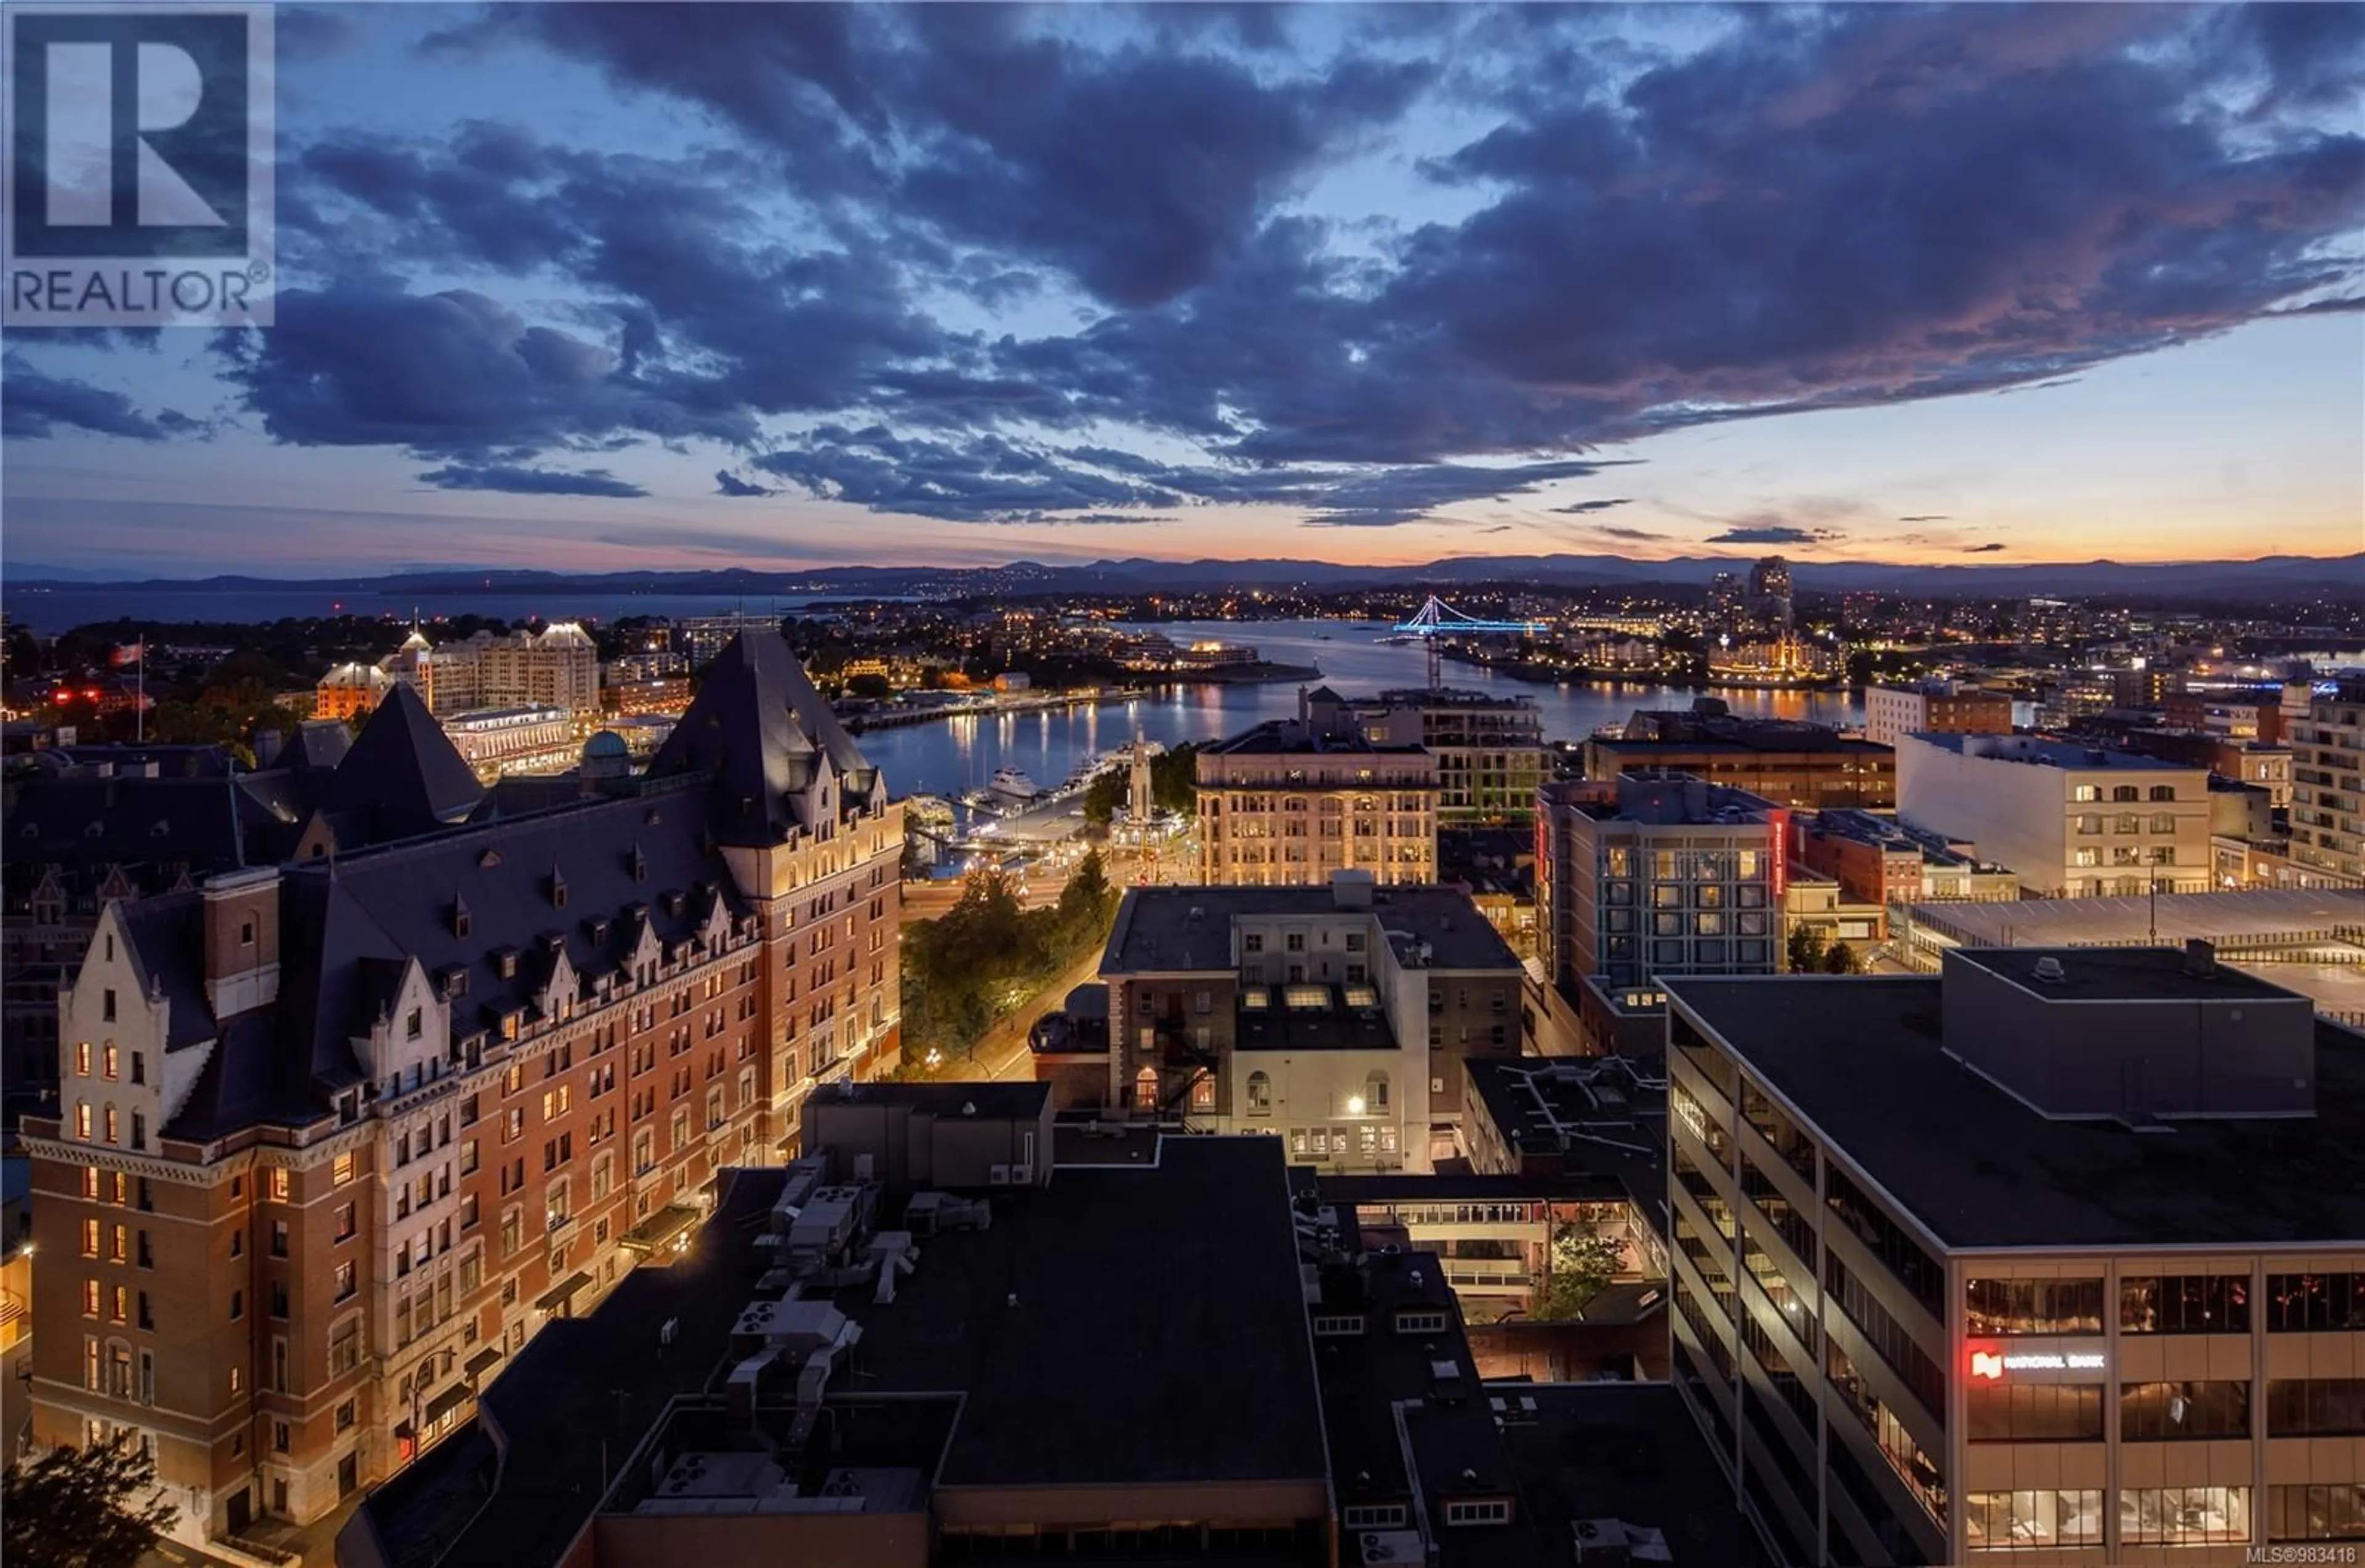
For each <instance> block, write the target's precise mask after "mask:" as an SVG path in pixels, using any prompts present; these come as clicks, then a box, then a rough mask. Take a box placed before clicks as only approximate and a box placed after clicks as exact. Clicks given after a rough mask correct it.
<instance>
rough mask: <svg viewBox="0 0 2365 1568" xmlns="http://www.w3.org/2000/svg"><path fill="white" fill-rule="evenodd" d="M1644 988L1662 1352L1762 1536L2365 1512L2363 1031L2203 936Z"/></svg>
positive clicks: (2262, 1538)
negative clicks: (1656, 1162) (1912, 969)
mask: <svg viewBox="0 0 2365 1568" xmlns="http://www.w3.org/2000/svg"><path fill="white" fill-rule="evenodd" d="M1667 990H1668V994H1669V1013H1668V1031H1669V1034H1668V1040H1669V1044H1668V1051H1667V1056H1668V1071H1669V1078H1670V1083H1669V1091H1668V1092H1669V1097H1670V1108H1671V1111H1672V1113H1673V1114H1671V1115H1670V1116H1669V1118H1668V1123H1667V1126H1668V1148H1669V1159H1668V1163H1669V1181H1668V1184H1667V1199H1668V1203H1669V1205H1670V1207H1671V1210H1672V1213H1673V1216H1674V1230H1675V1236H1674V1246H1673V1248H1672V1249H1671V1254H1672V1255H1671V1264H1672V1268H1673V1272H1674V1295H1675V1305H1676V1311H1675V1315H1674V1338H1675V1352H1674V1361H1675V1374H1676V1383H1677V1386H1678V1387H1679V1388H1680V1389H1681V1390H1682V1391H1683V1393H1684V1394H1685V1396H1686V1398H1687V1400H1688V1401H1689V1403H1690V1405H1691V1406H1692V1409H1693V1411H1694V1413H1695V1415H1696V1417H1697V1418H1698V1421H1699V1423H1700V1426H1701V1429H1702V1430H1703V1431H1704V1432H1706V1433H1707V1434H1708V1436H1709V1440H1710V1442H1711V1444H1712V1445H1713V1446H1714V1447H1715V1448H1716V1449H1717V1450H1718V1452H1719V1454H1720V1455H1721V1459H1722V1462H1723V1464H1724V1466H1725V1469H1726V1471H1727V1473H1728V1474H1729V1476H1730V1477H1731V1478H1732V1484H1733V1485H1734V1487H1735V1491H1736V1494H1737V1495H1738V1497H1739V1498H1740V1500H1741V1501H1742V1504H1743V1506H1744V1508H1745V1509H1746V1510H1747V1511H1748V1512H1749V1513H1750V1514H1751V1515H1752V1516H1753V1517H1754V1518H1756V1519H1757V1521H1758V1522H1759V1523H1761V1524H1762V1525H1763V1526H1765V1528H1766V1529H1767V1530H1768V1532H1769V1533H1770V1535H1771V1536H1772V1537H1773V1539H1774V1540H1776V1541H1777V1544H1779V1545H1780V1547H1781V1549H1782V1555H1783V1556H1784V1557H1785V1558H1786V1559H1787V1560H1788V1561H1789V1562H1794V1563H1816V1562H1820V1563H1834V1564H1837V1563H1849V1564H1854V1563H1940V1562H1945V1563H1960V1562H1984V1561H1990V1560H1991V1559H1990V1554H1991V1553H1992V1554H2005V1553H2009V1554H2012V1555H2010V1556H2003V1555H1997V1556H1995V1557H1994V1558H1993V1559H1992V1560H1994V1561H2010V1562H2045V1563H2055V1564H2072V1563H2193V1564H2201V1565H2204V1568H2220V1565H2224V1568H2231V1565H2232V1564H2236V1563H2241V1562H2265V1561H2291V1562H2303V1561H2333V1562H2337V1561H2341V1560H2343V1559H2342V1558H2341V1557H2340V1556H2338V1555H2337V1553H2340V1552H2343V1551H2348V1548H2346V1547H2338V1546H2334V1547H2329V1548H2327V1547H2326V1546H2325V1545H2324V1544H2323V1543H2326V1542H2338V1541H2351V1542H2353V1541H2356V1540H2359V1539H2361V1538H2365V1467H2360V1464H2359V1440H2360V1439H2359V1436H2358V1434H2359V1432H2360V1431H2365V1384H2360V1383H2359V1379H2358V1376H2357V1372H2358V1357H2359V1351H2360V1350H2365V1250H2360V1246H2365V1244H2360V1241H2359V1238H2365V1038H2360V1037H2359V1036H2356V1035H2354V1034H2352V1033H2350V1032H2348V1031H2347V1030H2343V1029H2340V1028H2338V1027H2337V1026H2335V1025H2329V1024H2323V1025H2319V1024H2318V1023H2317V1021H2316V1020H2315V1017H2314V1015H2313V1009H2312V1007H2311V1004H2310V1003H2309V1002H2308V1001H2307V999H2305V998H2304V997H2302V996H2299V995H2297V994H2295V993H2292V992H2290V991H2283V990H2281V988H2279V987H2276V986H2273V985H2270V984H2268V983H2267V982H2265V981H2263V980H2258V979H2255V978H2253V977H2251V976H2249V975H2247V974H2243V973H2239V972H2237V971H2235V970H2232V969H2226V968H2225V967H2223V966H2220V965H2218V964H2216V963H2215V962H2214V959H2213V958H2211V956H2210V955H2209V954H2208V952H2207V951H2206V950H2205V948H2203V949H2202V950H2200V951H2197V952H2194V953H2190V954H2187V953H2180V952H2178V951H2175V950H2172V949H2160V948H2090V947H2075V948H2055V949H2042V948H2012V949H1985V950H1973V949H1961V950H1956V951H1951V952H1949V953H1947V954H1946V955H1945V969H1944V972H1943V974H1942V975H1940V976H1939V977H1936V978H1931V979H1922V978H1896V979H1889V978H1872V979H1846V980H1839V979H1810V978H1803V977H1801V978H1788V977H1786V978H1775V979H1764V980H1740V979H1695V978H1679V979H1676V980H1671V981H1670V982H1669V983H1668V987H1667ZM2270 1552H2271V1553H2272V1555H2270ZM2327 1552H2329V1553H2333V1554H2334V1555H2326V1553H2327ZM2311 1553H2313V1554H2314V1555H2311Z"/></svg>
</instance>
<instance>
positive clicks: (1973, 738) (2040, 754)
mask: <svg viewBox="0 0 2365 1568" xmlns="http://www.w3.org/2000/svg"><path fill="white" fill-rule="evenodd" d="M1911 739H1913V740H1917V741H1920V742H1921V743H1922V744H1923V745H1932V746H1936V747H1937V748H1938V749H1939V750H1941V751H1951V752H1953V753H1955V754H1956V755H1957V756H1975V757H1984V758H1986V759H1988V760H1989V761H1990V762H2018V763H2023V764H2026V765H2028V766H2030V767H2068V768H2077V769H2079V770H2081V771H2085V770H2091V769H2094V768H2108V769H2110V770H2111V771H2112V772H2114V773H2191V772H2195V771H2197V770H2198V768H2199V767H2200V765H2199V764H2198V763H2191V762H2170V761H2169V760H2168V759H2167V758H2166V757H2160V756H2138V755H2137V754H2135V753H2134V752H2131V751H2111V750H2108V749H2104V748H2101V747H2096V746H2084V745H2079V744H2078V743H2077V742H2075V741H2057V740H2049V739H2047V738H2046V737H2045V736H2042V735H1977V734H1970V735H1965V734H1929V733H1927V732H1922V731H1917V732H1915V733H1914V734H1913V735H1912V736H1911Z"/></svg>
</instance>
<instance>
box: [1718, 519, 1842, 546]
mask: <svg viewBox="0 0 2365 1568" xmlns="http://www.w3.org/2000/svg"><path fill="white" fill-rule="evenodd" d="M1831 537H1832V534H1831V532H1830V531H1829V530H1827V529H1821V528H1794V527H1792V526H1790V525H1789V524H1788V523H1762V524H1752V525H1749V526H1746V527H1740V528H1728V529H1726V530H1725V531H1724V532H1722V533H1718V534H1712V535H1710V536H1709V540H1708V543H1710V544H1821V543H1823V542H1824V541H1825V540H1827V539H1830V538H1831Z"/></svg>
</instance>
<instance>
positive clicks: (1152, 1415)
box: [834, 1136, 1326, 1486]
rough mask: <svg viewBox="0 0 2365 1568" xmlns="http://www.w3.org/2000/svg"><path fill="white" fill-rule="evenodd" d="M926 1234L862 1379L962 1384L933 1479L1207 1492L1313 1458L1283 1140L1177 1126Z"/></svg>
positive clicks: (1318, 1464) (1317, 1449) (859, 1301)
mask: <svg viewBox="0 0 2365 1568" xmlns="http://www.w3.org/2000/svg"><path fill="white" fill-rule="evenodd" d="M993 1205H994V1208H993V1224H992V1226H991V1227H990V1228H989V1229H986V1230H982V1231H957V1232H949V1233H945V1234H940V1235H937V1236H936V1237H934V1238H931V1239H929V1240H928V1241H927V1242H926V1243H925V1246H924V1247H923V1248H922V1249H921V1250H922V1256H921V1259H920V1262H919V1267H918V1268H917V1269H916V1270H915V1271H913V1274H912V1275H911V1276H910V1278H908V1279H907V1280H905V1281H904V1282H903V1284H902V1288H901V1289H900V1290H899V1291H898V1293H897V1294H896V1298H895V1301H894V1303H893V1304H892V1305H889V1306H884V1307H880V1306H875V1305H871V1301H870V1287H869V1286H868V1285H864V1286H862V1287H860V1288H858V1289H857V1290H854V1291H851V1292H848V1293H845V1294H840V1295H838V1296H837V1297H835V1298H834V1299H835V1303H836V1305H837V1306H838V1309H839V1310H840V1311H842V1312H844V1313H845V1314H846V1316H848V1317H852V1318H855V1319H856V1320H857V1321H859V1322H860V1323H861V1325H862V1330H863V1338H862V1342H861V1344H860V1346H859V1347H858V1349H857V1352H856V1359H855V1366H856V1369H857V1376H856V1377H855V1378H854V1379H852V1380H851V1382H852V1383H853V1385H854V1386H856V1387H857V1388H858V1389H859V1391H860V1392H861V1394H864V1395H866V1396H867V1395H873V1394H892V1393H899V1392H901V1393H929V1392H936V1393H941V1392H945V1391H948V1390H949V1391H958V1392H959V1393H961V1394H964V1395H965V1398H964V1400H963V1403H962V1406H961V1413H960V1416H959V1417H958V1420H957V1421H956V1422H955V1424H954V1428H953V1432H952V1437H951V1439H950V1440H949V1442H947V1445H946V1447H945V1450H944V1460H943V1464H942V1467H941V1468H940V1469H939V1470H938V1471H937V1473H936V1484H937V1485H939V1486H1037V1485H1040V1486H1065V1485H1122V1484H1139V1483H1179V1482H1201V1483H1205V1484H1211V1485H1223V1484H1231V1483H1247V1482H1253V1481H1269V1480H1306V1479H1319V1478H1320V1477H1322V1476H1323V1475H1324V1474H1325V1473H1326V1471H1325V1462H1324V1455H1323V1446H1322V1427H1321V1421H1320V1417H1319V1413H1318V1411H1317V1402H1316V1393H1315V1382H1314V1366H1313V1350H1312V1345H1311V1342H1310V1339H1309V1337H1308V1335H1307V1333H1306V1327H1305V1314H1306V1306H1305V1298H1304V1293H1303V1286H1302V1284H1301V1282H1300V1278H1299V1274H1298V1254H1297V1238H1296V1231H1295V1226H1294V1224H1293V1222H1292V1220H1291V1217H1290V1205H1289V1190H1288V1175H1287V1161H1286V1157H1285V1152H1284V1150H1283V1147H1282V1142H1281V1140H1280V1139H1278V1138H1270V1137H1204V1136H1203V1137H1168V1138H1165V1139H1162V1140H1161V1141H1160V1146H1159V1151H1158V1157H1157V1159H1156V1160H1155V1161H1154V1162H1152V1163H1149V1164H1147V1165H1138V1166H1134V1167H1132V1168H1129V1169H1110V1168H1100V1169H1094V1168H1090V1167H1070V1166H1064V1165H1063V1166H1060V1167H1059V1168H1058V1169H1057V1170H1056V1172H1055V1174H1054V1175H1053V1177H1052V1180H1051V1183H1050V1185H1048V1187H1044V1188H1041V1189H1037V1190H1029V1191H1026V1192H1024V1193H1012V1194H1011V1195H1009V1196H1007V1197H1005V1196H1003V1194H1001V1193H996V1194H995V1195H994V1199H993Z"/></svg>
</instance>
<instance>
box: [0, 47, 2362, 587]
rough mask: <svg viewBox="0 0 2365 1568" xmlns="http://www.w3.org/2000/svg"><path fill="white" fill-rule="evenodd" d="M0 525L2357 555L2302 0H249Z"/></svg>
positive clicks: (40, 356)
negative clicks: (161, 285)
mask: <svg viewBox="0 0 2365 1568" xmlns="http://www.w3.org/2000/svg"><path fill="white" fill-rule="evenodd" d="M278 52H279V95H278V117H279V140H280V152H281V159H282V162H281V166H280V169H279V174H278V189H279V196H278V204H279V212H280V227H279V239H278V247H279V263H280V277H281V280H282V283H283V286H284V289H285V292H283V293H282V295H281V297H280V301H279V305H278V325H277V326H275V328H272V329H269V330H261V331H255V332H251V333H247V334H244V335H241V336H230V335H223V336H219V337H216V336H212V335H208V334H206V333H202V332H196V331H173V332H166V333H161V334H156V333H151V334H148V335H146V336H144V337H126V336H118V337H111V338H97V339H76V340H66V339H62V338H61V337H60V335H58V334H56V333H50V332H41V331H35V330H26V331H17V332H12V333H11V334H10V335H9V336H8V339H7V341H6V365H5V411H6V442H5V459H6V462H5V481H4V482H0V501H5V507H6V533H5V548H6V565H7V568H8V570H10V571H11V572H13V573H17V574H22V573H23V572H25V571H26V570H27V569H28V566H35V565H41V566H66V567H73V568H102V567H103V568H112V569H117V570H120V571H123V572H124V573H125V574H126V575H140V576H145V575H160V576H193V575H200V574H202V573H206V572H211V571H219V570H247V571H261V572H264V573H269V574H276V575H301V574H305V573H308V572H314V571H318V570H319V569H322V568H346V569H350V568H354V567H373V568H387V567H393V566H410V565H463V564H465V565H482V566H546V567H575V568H585V569H624V568H633V567H649V568H656V569H675V568H689V567H700V566H732V565H749V566H790V565H797V564H805V563H813V564H835V563H844V562H875V563H879V564H908V563H926V562H942V563H947V564H982V563H988V562H997V561H1006V560H1011V559H1016V558H1021V557H1026V558H1033V559H1037V560H1047V561H1058V560H1084V559H1091V558H1094V557H1099V556H1128V555H1151V556H1179V557H1196V556H1203V555H1215V556H1253V555H1263V556H1272V555H1295V556H1312V557H1322V558H1328V559H1333V560H1358V561H1371V562H1417V561H1426V560H1429V559H1432V558H1435V557H1438V556H1441V555H1450V554H1470V553H1483V554H1531V553H1538V552H1545V551H1574V552H1584V553H1613V554H1627V555H1631V556H1635V557H1663V556H1668V555H1674V554H1702V553H1730V554H1735V555H1739V556H1749V555H1755V554H1765V553H1767V552H1768V551H1769V550H1777V549H1778V550H1780V551H1782V552H1783V553H1785V554H1789V555H1791V556H1792V557H1793V558H1795V559H1799V560H1802V561H1809V562H1811V561H1816V560H1837V559H1879V560H1894V561H1909V560H1910V561H1963V562H1974V561H1993V562H2026V561H2044V560H2071V559H2084V558H2088V557H2092V556H2102V555H2108V556H2113V557H2115V558H2118V559H2121V560H2143V559H2171V558H2174V559H2191V558H2211V557H2225V556H2251V555H2259V554H2269V553H2303V554H2347V553H2349V552H2354V551H2359V550H2365V123H2360V118H2361V117H2360V107H2359V106H2360V103H2365V6H2350V5H2296V6H2267V7H2252V8H2247V9H2213V8H2190V7H2153V6H2134V5H2107V6H2074V5H2039V6H2026V7H2015V6H1995V5H1979V6H1968V7H1963V8H1958V9H1925V8H1922V7H1918V6H1855V7H1845V8H1834V9H1794V8H1775V7H1764V6H1738V7H1731V8H1727V7H1722V6H1706V5H1702V6H1688V5H1687V6H1670V7H1664V8H1653V7H1632V8H1609V7H1602V8H1582V9H1556V8H1545V7H1520V8H1514V9H1501V10H1496V9H1485V8H1477V7H1465V6H1443V7H1431V6H1384V7H1378V8H1371V9H1362V8H1351V7H1343V6H1339V7H1332V6H1317V7H1309V8H1302V9H1270V8H1261V7H1251V6H1178V7H1149V8H1116V7H1091V6H1076V7H1044V8H1003V7H998V6H954V7H944V8H937V7H920V6H909V7H878V8H866V9H857V10H847V9H839V8H835V7H829V6H779V7H774V6H760V7H759V6H723V7H717V8H713V9H695V8H691V7H686V6H651V7H639V6H579V7H578V6H524V7H520V8H516V9H505V10H497V11H482V10H470V9H446V8H431V7H421V6H401V7H391V6H389V7H367V6H355V7H342V6H341V7H337V8H334V9H319V10H304V11H293V12H285V13H283V14H282V15H281V17H280V21H279V26H278Z"/></svg>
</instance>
